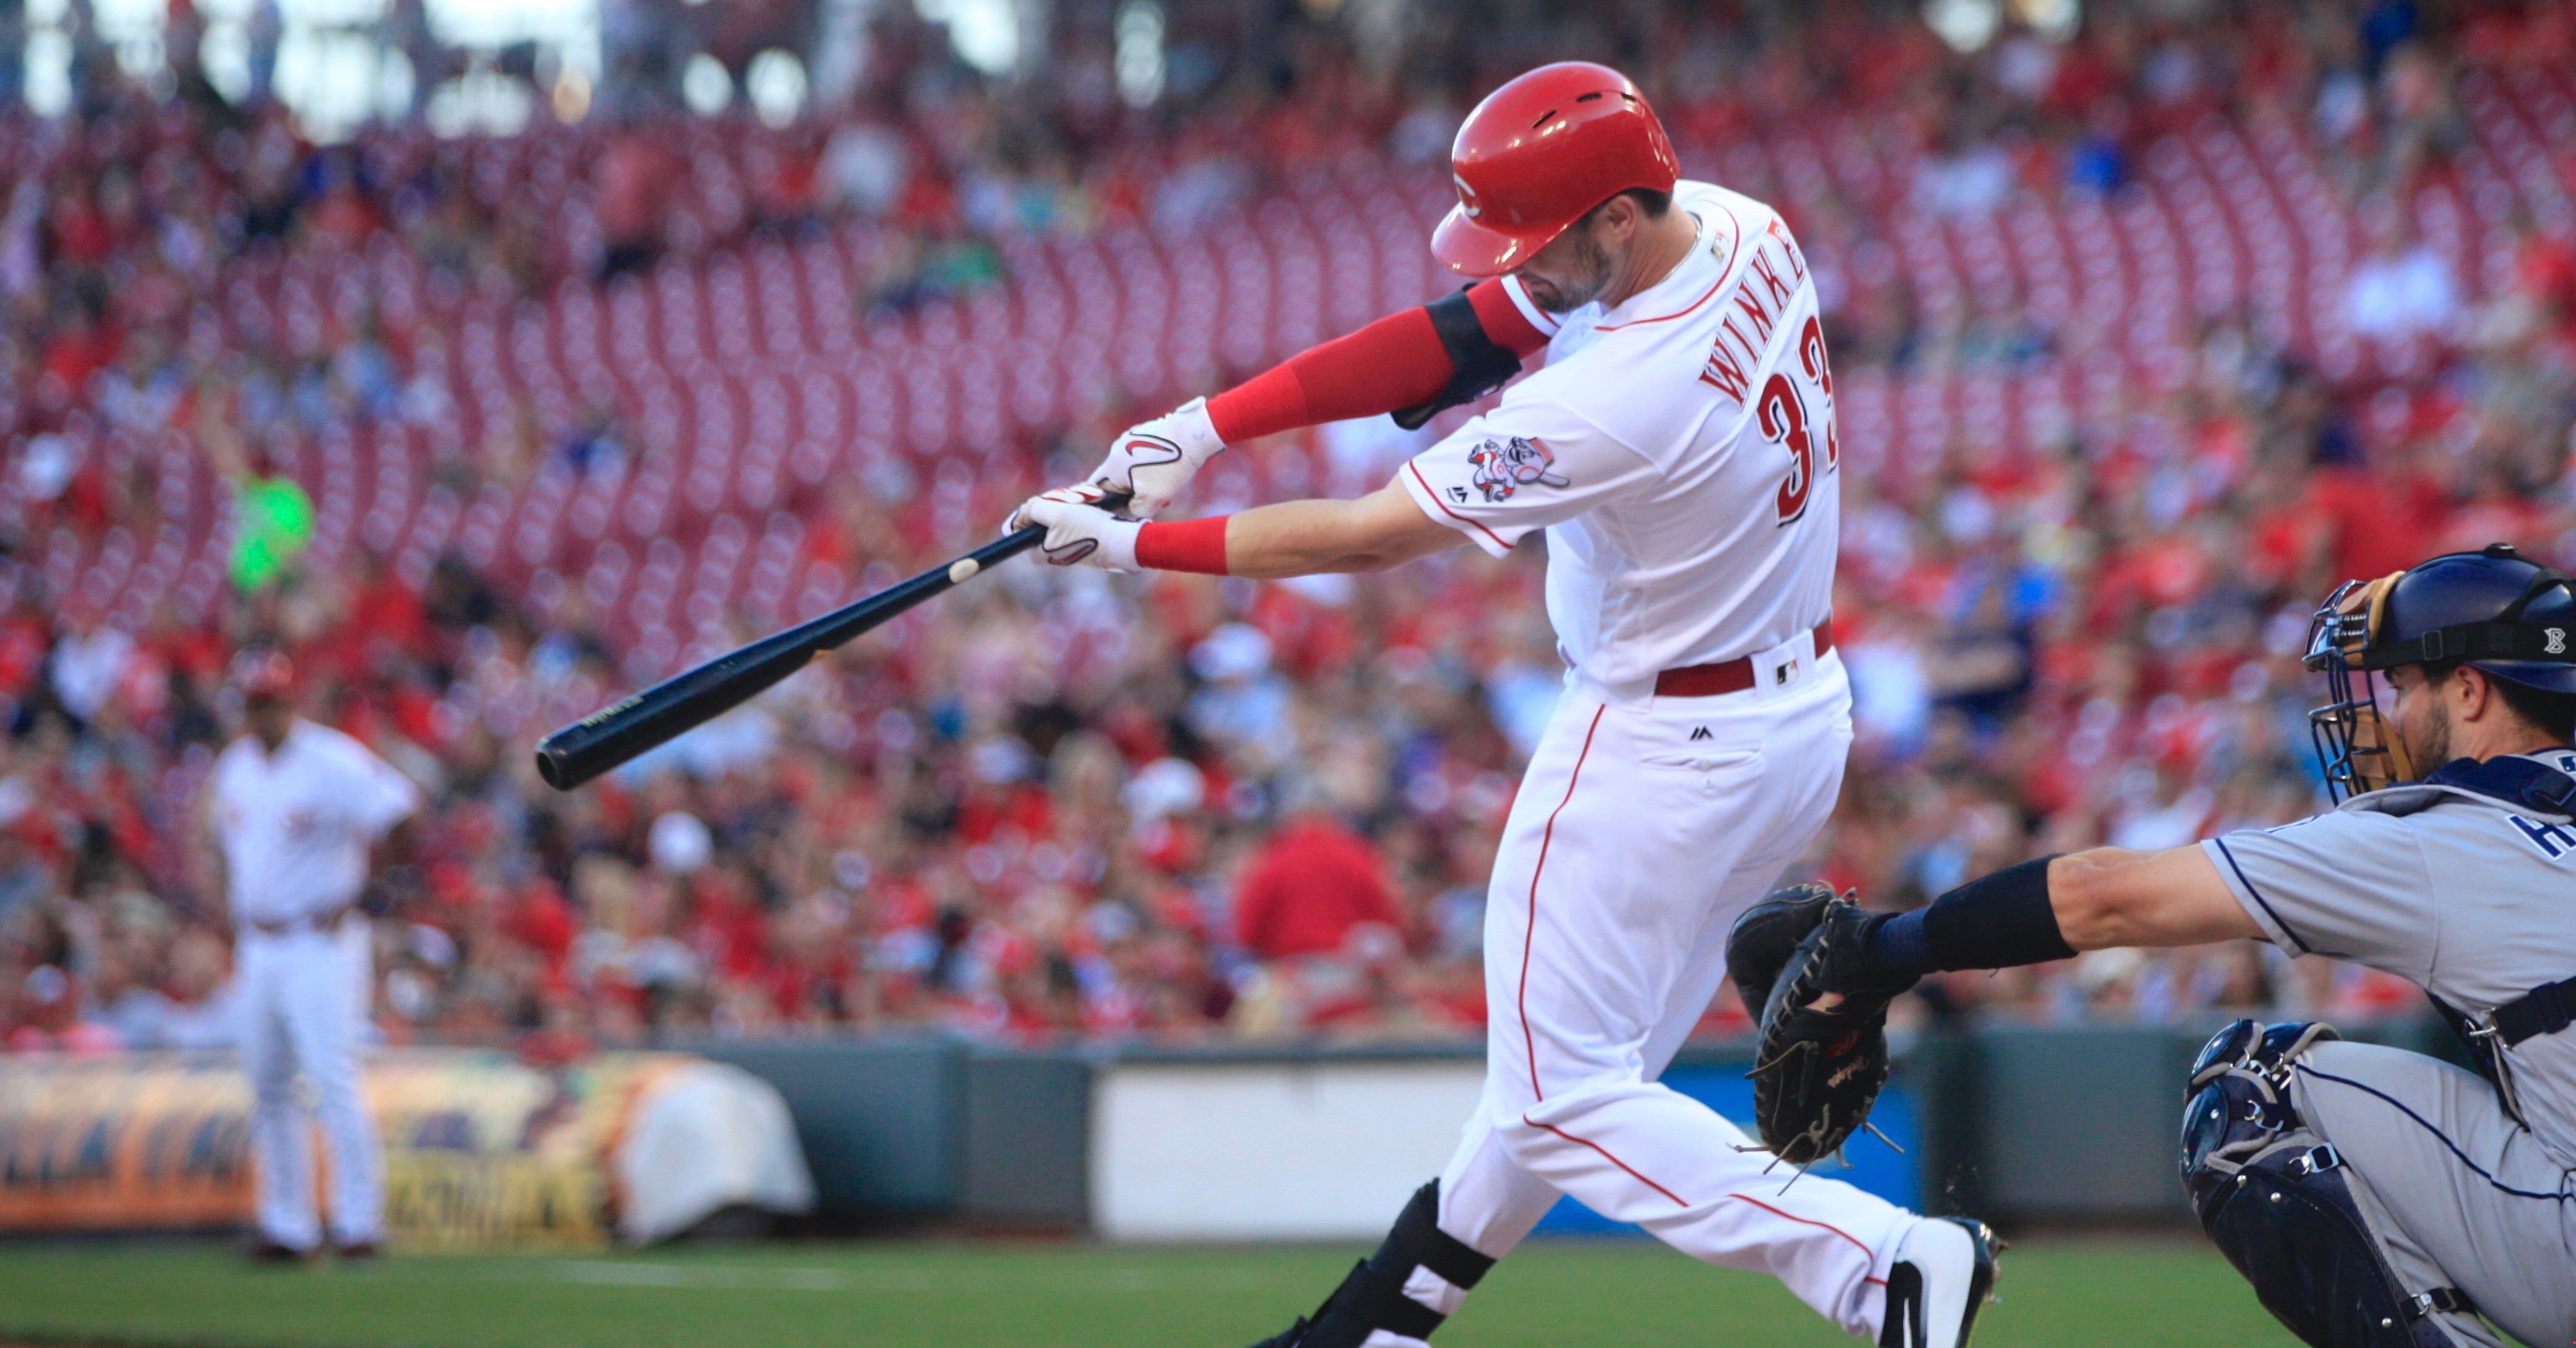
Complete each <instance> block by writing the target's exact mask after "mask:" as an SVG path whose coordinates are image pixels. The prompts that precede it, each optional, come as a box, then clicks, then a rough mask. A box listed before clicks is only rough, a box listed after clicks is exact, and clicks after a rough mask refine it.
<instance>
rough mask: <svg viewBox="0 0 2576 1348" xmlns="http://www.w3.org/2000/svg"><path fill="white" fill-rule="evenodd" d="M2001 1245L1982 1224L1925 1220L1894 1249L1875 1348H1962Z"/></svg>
mask: <svg viewBox="0 0 2576 1348" xmlns="http://www.w3.org/2000/svg"><path fill="white" fill-rule="evenodd" d="M2002 1250H2003V1242H2002V1241H1999V1240H1997V1239H1995V1233H1994V1232H1993V1231H1991V1230H1989V1229H1987V1226H1986V1224H1985V1223H1984V1222H1980V1221H1977V1220H1975V1219H1973V1218H1968V1217H1926V1218H1924V1219H1923V1220H1922V1221H1919V1222H1916V1223H1915V1224H1914V1229H1913V1230H1911V1231H1908V1232H1906V1233H1905V1241H1904V1243H1903V1244H1901V1245H1899V1246H1897V1247H1896V1264H1895V1267H1893V1268H1890V1269H1889V1270H1888V1271H1887V1318H1886V1320H1885V1321H1884V1322H1883V1323H1882V1324H1881V1325H1880V1326H1879V1330H1878V1348H1967V1343H1968V1336H1969V1334H1970V1333H1971V1332H1972V1331H1974V1330H1975V1329H1976V1327H1977V1311H1978V1310H1979V1309H1980V1308H1981V1307H1983V1306H1984V1305H1985V1304H1986V1295H1987V1293H1989V1292H1991V1291H1993V1290H1994V1286H1995V1257H1996V1255H1998V1254H1999V1253H2001V1252H2002Z"/></svg>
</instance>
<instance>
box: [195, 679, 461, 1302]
mask: <svg viewBox="0 0 2576 1348" xmlns="http://www.w3.org/2000/svg"><path fill="white" fill-rule="evenodd" d="M270 659H271V660H275V659H277V657H270ZM261 680H268V681H270V682H275V683H282V682H283V678H282V676H280V675H276V674H273V673H263V674H255V675H254V676H253V681H252V682H251V684H250V686H249V688H248V689H247V690H246V691H248V692H249V693H250V695H251V698H252V702H253V713H252V719H253V722H254V726H255V727H256V726H257V724H258V721H259V718H260V717H261V716H262V715H267V716H271V717H276V718H278V719H279V720H282V722H283V727H282V728H283V736H282V738H281V739H280V740H279V741H278V742H277V743H275V744H274V745H271V744H269V743H265V742H264V741H263V736H262V734H261V733H260V731H259V730H258V729H257V728H254V730H253V731H252V733H249V734H245V735H243V736H242V737H241V738H239V739H237V740H235V741H233V743H232V744H231V745H230V746H229V747H227V748H226V749H225V750H224V751H223V753H222V754H221V755H219V756H218V757H217V758H216V760H215V768H214V776H213V781H212V801H211V806H212V810H211V814H212V819H211V822H212V825H213V829H214V834H215V838H216V841H217V843H218V845H219V846H220V848H221V850H222V854H223V861H224V874H225V890H226V898H227V900H228V902H229V904H230V906H231V911H232V918H233V924H234V930H235V933H236V940H235V945H234V952H235V958H234V962H235V966H236V975H235V976H236V979H237V981H238V984H239V994H238V998H239V1007H240V1013H241V1016H242V1024H241V1048H242V1063H243V1067H244V1068H245V1069H246V1070H247V1071H248V1072H249V1073H250V1078H251V1089H252V1095H253V1106H252V1115H251V1144H252V1147H253V1150H254V1152H255V1153H256V1155H257V1158H258V1173H259V1201H258V1223H259V1231H260V1235H261V1238H262V1240H263V1242H264V1243H265V1244H266V1245H267V1246H270V1247H275V1248H282V1249H283V1250H285V1251H296V1252H304V1251H311V1250H313V1249H315V1248H317V1247H318V1246H319V1244H320V1243H321V1238H322V1231H321V1226H320V1223H319V1222H318V1220H317V1218H316V1215H315V1212H314V1204H313V1124H314V1122H315V1120H316V1119H317V1118H318V1120H319V1122H320V1123H321V1127H322V1136H323V1139H324V1143H325V1145H326V1146H327V1147H328V1148H329V1158H330V1179H331V1235H332V1238H333V1239H334V1240H335V1241H336V1242H337V1243H338V1244H339V1245H340V1246H341V1247H342V1248H343V1249H344V1250H359V1251H365V1250H371V1249H372V1247H373V1246H374V1244H375V1243H376V1242H377V1241H378V1240H379V1239H380V1237H381V1234H382V1231H381V1227H382V1220H383V1210H384V1161H383V1157H382V1154H381V1150H380V1148H379V1145H378V1141H377V1137H376V1132H375V1127H374V1125H373V1123H372V1122H371V1121H370V1120H369V1118H368V1117H367V1112H366V1106H365V1102H364V1100H363V1099H362V1098H361V1096H360V1093H359V1062H358V1058H359V1047H360V1044H359V1040H360V1034H361V1031H362V1029H363V1027H364V1025H365V1022H366V1011H367V995H368V985H369V982H370V979H369V970H368V962H369V955H368V945H367V942H368V935H367V919H366V917H365V915H364V914H363V913H360V912H359V911H358V910H357V901H358V897H359V892H360V891H361V890H362V889H363V888H364V887H365V885H366V882H367V873H368V856H369V851H370V849H371V848H372V847H373V845H374V844H375V843H376V841H377V840H378V839H380V838H381V837H383V836H384V834H385V833H386V831H387V830H389V829H391V828H392V827H393V826H394V825H395V824H396V823H398V822H400V821H401V820H402V819H404V818H405V817H407V816H408V815H410V814H411V813H412V812H413V811H415V810H417V809H418V808H419V807H420V799H421V798H420V792H419V790H418V788H416V787H414V786H413V785H412V783H411V782H410V781H409V779H407V778H405V777H404V776H403V775H402V774H401V773H399V772H396V771H395V770H394V769H393V768H392V767H390V766H388V765H387V764H386V763H385V762H384V761H383V760H382V759H379V758H377V757H376V756H375V755H374V754H373V753H370V752H368V750H367V748H366V746H364V745H362V744H360V743H358V742H357V741H356V740H354V739H351V738H350V737H349V736H347V735H345V734H342V733H341V732H339V731H337V730H333V729H331V728H329V727H327V726H321V725H315V724H314V723H312V722H310V721H306V720H303V719H301V718H299V717H295V716H293V715H292V714H291V713H288V712H286V711H284V709H283V707H282V706H281V705H273V700H275V699H282V696H283V694H284V691H285V690H284V688H283V687H266V686H265V685H264V684H263V683H262V682H261ZM264 701H267V702H272V705H268V706H263V705H262V703H263V702H264ZM299 1076H300V1077H301V1079H302V1082H303V1084H304V1085H305V1086H306V1087H307V1088H309V1090H310V1092H311V1099H310V1103H309V1105H308V1103H307V1100H306V1099H305V1097H304V1096H302V1095H300V1094H299V1092H298V1078H299Z"/></svg>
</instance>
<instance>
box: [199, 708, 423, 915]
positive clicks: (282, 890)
mask: <svg viewBox="0 0 2576 1348" xmlns="http://www.w3.org/2000/svg"><path fill="white" fill-rule="evenodd" d="M419 808H420V789H419V788H418V787H415V786H413V785H412V784H411V781H410V779H409V778H406V777H404V776H403V775H402V774H401V773H399V772H396V771H394V769H393V768H392V767H391V766H389V765H387V764H386V762H385V761H384V760H383V759H381V758H378V757H376V756H375V755H374V754H373V753H370V752H368V750H367V747H366V746H365V745H363V744H360V743H358V742H357V741H356V740H354V739H351V738H350V737H348V736H347V735H344V734H342V733H340V732H339V731H337V730H333V729H331V728H330V727H328V726H320V725H315V724H313V723H312V722H310V721H303V720H299V721H297V722H296V723H295V726H294V729H292V730H290V731H288V732H287V736H286V741H285V743H283V744H280V745H279V746H278V747H277V752H275V753H273V754H272V753H269V752H267V751H266V750H265V749H264V748H263V747H262V746H261V745H260V742H259V740H258V739H257V738H256V737H254V736H250V735H244V736H243V737H241V738H240V739H237V740H235V741H233V743H232V744H231V746H230V747H228V748H226V749H225V750H224V751H223V753H222V754H221V755H220V756H219V757H217V758H216V759H215V773H214V824H215V834H216V837H217V839H218V840H219V841H220V842H221V844H222V846H223V849H224V870H225V876H226V890H227V895H226V897H227V898H228V899H229V900H230V901H231V903H232V911H233V917H234V920H235V921H237V922H242V923H252V922H267V923H278V922H291V921H295V920H297V919H299V918H306V917H313V916H316V915H319V914H323V913H328V912H330V911H331V910H333V909H335V908H340V907H344V906H346V905H347V904H348V903H349V902H350V901H351V900H352V899H355V898H356V897H357V895H358V890H359V888H360V887H361V886H363V885H364V884H365V883H366V880H367V849H368V848H369V847H370V846H372V845H373V844H374V843H375V841H376V839H378V838H380V837H382V836H384V832H385V830H387V829H389V828H392V827H393V826H394V825H395V824H396V823H397V822H399V821H400V820H401V819H402V818H403V817H404V816H406V815H408V814H410V813H411V812H412V811H414V810H416V809H419Z"/></svg>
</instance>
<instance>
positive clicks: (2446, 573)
mask: <svg viewBox="0 0 2576 1348" xmlns="http://www.w3.org/2000/svg"><path fill="white" fill-rule="evenodd" d="M2425 664H2444V665H2449V664H2466V665H2469V666H2472V667H2474V668H2476V669H2478V670H2481V671H2483V672H2484V673H2486V674H2487V675H2488V676H2489V677H2492V678H2498V679H2503V680H2506V681H2507V682H2510V683H2519V684H2523V685H2525V686H2528V687H2531V688H2537V689H2540V690H2542V691H2544V692H2552V693H2571V694H2576V580H2571V579H2570V578H2569V577H2568V576H2566V575H2565V574H2564V573H2562V572H2559V571H2557V570H2554V569H2552V568H2550V567H2546V566H2542V565H2540V564H2539V563H2537V562H2533V561H2530V560H2528V559H2526V558H2523V557H2520V556H2517V555H2516V554H2515V552H2514V550H2513V547H2512V545H2511V544H2507V543H2493V544H2489V545H2488V546H2487V547H2486V548H2485V549H2484V550H2483V551H2479V552H2452V553H2445V554H2443V555H2442V556H2439V557H2436V558H2434V559H2432V560H2431V561H2428V562H2421V563H2418V564H2416V565H2415V566H2413V567H2410V568H2408V569H2406V570H2404V571H2399V572H2395V573H2392V574H2390V575H2386V576H2382V577H2380V578H2379V579H2377V580H2373V581H2358V580H2353V581H2346V582H2344V583H2343V585H2341V586H2340V587H2338V588H2337V589H2336V590H2335V592H2334V593H2333V594H2332V595H2330V596H2328V597H2327V599H2326V602H2325V603H2324V604H2322V605H2320V606H2319V607H2318V609H2317V612H2316V617H2315V620H2314V622H2313V623H2312V624H2311V625H2310V626H2309V628H2308V655H2307V666H2308V668H2310V669H2313V670H2318V671H2321V672H2323V673H2324V674H2325V676H2326V694H2327V700H2326V705H2324V706H2322V707H2319V708H2317V709H2316V710H2315V711H2312V712H2310V713H2308V726H2309V730H2310V733H2311V734H2312V735H2313V736H2314V737H2315V739H2316V743H2317V756H2318V758H2319V759H2321V760H2322V761H2323V762H2324V765H2325V771H2326V784H2327V789H2328V791H2330V792H2331V793H2333V794H2335V795H2336V796H2342V795H2346V794H2350V793H2354V792H2360V791H2374V790H2377V789H2378V788H2380V787H2383V786H2387V785H2389V784H2390V783H2392V782H2408V781H2413V780H2415V777H2416V774H2417V769H2418V768H2419V767H2422V768H2435V767H2440V766H2441V765H2440V764H2438V763H2427V764H2420V765H2419V764H2416V763H2414V762H2413V761H2411V759H2410V758H2409V756H2408V754H2407V752H2406V746H2405V745H2404V744H2403V743H2401V742H2399V740H2398V738H2397V736H2396V734H2395V733H2394V731H2393V730H2392V729H2391V728H2390V727H2389V725H2388V724H2387V721H2386V720H2385V718H2384V717H2383V716H2382V715H2381V712H2380V708H2379V703H2378V699H2377V688H2376V686H2375V682H2376V681H2375V677H2374V676H2375V675H2376V674H2377V672H2378V671H2380V670H2383V669H2393V668H2395V667H2396V666H2399V665H2425ZM2356 675H2358V676H2359V679H2358V682H2356V681H2355V676H2356Z"/></svg>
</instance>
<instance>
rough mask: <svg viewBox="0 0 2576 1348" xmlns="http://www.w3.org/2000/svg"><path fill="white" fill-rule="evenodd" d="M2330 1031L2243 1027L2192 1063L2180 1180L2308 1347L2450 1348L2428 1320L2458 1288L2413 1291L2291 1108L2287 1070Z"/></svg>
mask: <svg viewBox="0 0 2576 1348" xmlns="http://www.w3.org/2000/svg"><path fill="white" fill-rule="evenodd" d="M2339 1037H2340V1036H2338V1035H2337V1034H2336V1033H2335V1032H2334V1028H2333V1027H2332V1026H2328V1025H2317V1024H2284V1025H2274V1026H2272V1027H2270V1028H2269V1029H2266V1028H2264V1027H2263V1026H2261V1025H2258V1024H2256V1023H2255V1022H2253V1021H2250V1020H2240V1021H2237V1022H2236V1023H2235V1024H2233V1025H2230V1026H2228V1027H2227V1028H2226V1029H2224V1030H2221V1031H2219V1032H2218V1034H2217V1035H2216V1036H2214V1037H2213V1038H2211V1039H2210V1041H2209V1044H2208V1046H2207V1047H2206V1048H2203V1049H2202V1050H2201V1051H2200V1058H2199V1060H2198V1061H2197V1062H2194V1063H2193V1064H2192V1072H2191V1085H2190V1087H2189V1088H2188V1094H2189V1095H2190V1100H2191V1102H2190V1103H2189V1104H2188V1105H2186V1106H2185V1107H2184V1109H2183V1119H2182V1182H2183V1188H2184V1190H2185V1191H2186V1192H2187V1193H2188V1194H2189V1195H2190V1197H2191V1202H2192V1207H2193V1208H2194V1209H2195V1210H2196V1211H2197V1212H2198V1214H2199V1216H2200V1224H2201V1229H2202V1230H2204V1231H2207V1232H2208V1233H2209V1238H2210V1240H2211V1241H2212V1242H2214V1243H2216V1245H2217V1246H2218V1249H2219V1252H2220V1253H2221V1254H2224V1255H2226V1256H2227V1261H2228V1262H2229V1263H2231V1264H2234V1265H2235V1266H2236V1271H2237V1272H2239V1273H2242V1274H2244V1275H2245V1280H2246V1281H2247V1282H2250V1283H2252V1284H2254V1295H2255V1296H2256V1297H2257V1298H2258V1299H2260V1300H2261V1301H2262V1303H2263V1308H2264V1309H2265V1310H2268V1311H2270V1312H2272V1314H2273V1315H2274V1316H2275V1317H2276V1318H2278V1319H2279V1320H2280V1321H2281V1323H2282V1324H2284V1325H2286V1326H2288V1327H2289V1329H2290V1332H2291V1333H2293V1334H2296V1335H2298V1336H2299V1338H2300V1339H2301V1340H2302V1341H2304V1342H2306V1343H2308V1344H2311V1345H2313V1348H2455V1344H2454V1341H2453V1340H2452V1338H2451V1336H2450V1335H2448V1334H2446V1333H2444V1332H2443V1331H2442V1328H2441V1326H2440V1325H2439V1324H2437V1323H2436V1322H2434V1321H2433V1320H2432V1319H2431V1318H2430V1317H2431V1315H2432V1313H2433V1312H2435V1311H2437V1310H2438V1311H2451V1310H2464V1309H2466V1308H2467V1300H2466V1298H2464V1297H2462V1296H2461V1295H2460V1294H2459V1292H2458V1291H2457V1289H2454V1288H2447V1287H2445V1288H2433V1289H2428V1290H2425V1291H2422V1292H2409V1291H2407V1290H2405V1289H2404V1288H2403V1287H2402V1286H2401V1284H2400V1283H2399V1282H2398V1280H2397V1275H2396V1274H2395V1273H2394V1272H2393V1271H2392V1270H2391V1269H2390V1268H2389V1266H2388V1258H2387V1256H2386V1254H2385V1253H2384V1252H2383V1251H2382V1250H2381V1248H2380V1244H2379V1238H2378V1237H2377V1236H2376V1235H2374V1234H2373V1233H2372V1231H2371V1229H2370V1223H2369V1221H2368V1220H2367V1219H2366V1218H2365V1217H2364V1216H2363V1215H2362V1210H2361V1205H2360V1204H2359V1203H2358V1202H2357V1201H2356V1200H2355V1199H2354V1197H2353V1192H2352V1181H2351V1178H2350V1176H2349V1174H2348V1172H2347V1171H2346V1170H2345V1168H2344V1163H2343V1158H2342V1156H2340V1155H2339V1154H2337V1153H2336V1151H2335V1149H2334V1147H2333V1145H2332V1144H2330V1143H2327V1142H2325V1141H2324V1140H2323V1139H2321V1138H2319V1137H2318V1136H2317V1135H2316V1134H2315V1133H2312V1132H2309V1131H2308V1129H2307V1127H2306V1125H2305V1124H2304V1123H2303V1122H2302V1121H2301V1120H2300V1118H2299V1116H2298V1112H2297V1111H2296V1110H2295V1109H2294V1108H2292V1106H2291V1104H2290V1096H2289V1082H2290V1064H2291V1061H2292V1060H2293V1059H2295V1058H2296V1057H2297V1056H2298V1055H2299V1054H2300V1053H2302V1052H2304V1051H2306V1049H2307V1047H2308V1045H2310V1044H2312V1043H2315V1042H2316V1041H2318V1040H2320V1039H2335V1038H2339Z"/></svg>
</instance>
